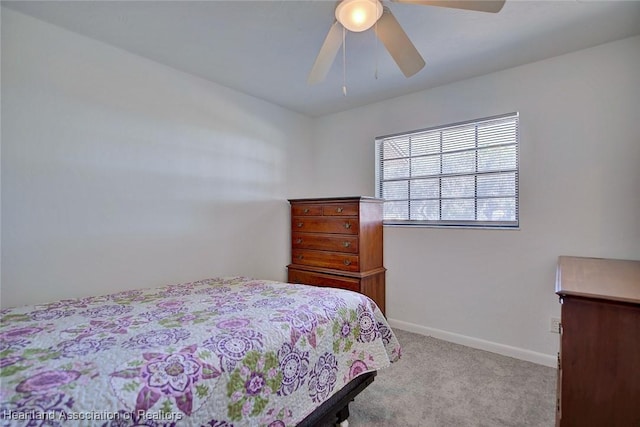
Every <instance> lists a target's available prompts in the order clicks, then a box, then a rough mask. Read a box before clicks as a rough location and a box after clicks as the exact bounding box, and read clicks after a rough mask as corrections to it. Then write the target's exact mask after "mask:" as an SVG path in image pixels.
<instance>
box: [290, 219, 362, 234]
mask: <svg viewBox="0 0 640 427" xmlns="http://www.w3.org/2000/svg"><path fill="white" fill-rule="evenodd" d="M291 230H292V231H293V232H296V231H304V232H307V233H341V234H358V219H357V218H322V217H320V218H318V217H302V216H294V217H292V218H291Z"/></svg>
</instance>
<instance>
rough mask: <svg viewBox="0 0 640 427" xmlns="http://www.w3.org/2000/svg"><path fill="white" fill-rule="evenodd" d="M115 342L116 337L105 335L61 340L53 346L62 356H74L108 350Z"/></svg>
mask: <svg viewBox="0 0 640 427" xmlns="http://www.w3.org/2000/svg"><path fill="white" fill-rule="evenodd" d="M115 344H116V339H115V338H113V337H107V338H102V339H91V338H87V339H76V340H68V341H62V342H61V343H60V344H58V345H57V346H56V348H55V350H56V351H59V352H60V353H61V354H62V356H64V357H71V358H74V357H76V356H86V355H87V354H93V353H98V352H100V351H104V350H108V349H109V348H111V347H113V346H114V345H115Z"/></svg>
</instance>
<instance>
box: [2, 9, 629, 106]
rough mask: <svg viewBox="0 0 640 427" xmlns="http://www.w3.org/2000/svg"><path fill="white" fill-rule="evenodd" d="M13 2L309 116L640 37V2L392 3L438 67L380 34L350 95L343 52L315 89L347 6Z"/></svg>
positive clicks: (364, 49)
mask: <svg viewBox="0 0 640 427" xmlns="http://www.w3.org/2000/svg"><path fill="white" fill-rule="evenodd" d="M2 4H3V5H6V6H8V7H10V8H12V9H14V10H18V11H20V12H23V13H26V14H28V15H31V16H34V17H36V18H39V19H41V20H43V21H47V22H50V23H53V24H56V25H59V26H61V27H64V28H67V29H69V30H72V31H75V32H78V33H80V34H84V35H86V36H89V37H92V38H94V39H97V40H101V41H103V42H105V43H109V44H111V45H114V46H118V47H120V48H122V49H125V50H127V51H129V52H133V53H136V54H138V55H141V56H143V57H146V58H150V59H152V60H155V61H157V62H160V63H163V64H166V65H169V66H171V67H174V68H177V69H180V70H183V71H186V72H188V73H191V74H195V75H197V76H200V77H203V78H205V79H209V80H211V81H214V82H216V83H219V84H222V85H224V86H227V87H230V88H233V89H236V90H238V91H241V92H244V93H247V94H250V95H253V96H256V97H258V98H262V99H264V100H267V101H269V102H272V103H274V104H278V105H281V106H283V107H286V108H288V109H290V110H293V111H298V112H300V113H303V114H306V115H309V116H320V115H324V114H328V113H332V112H337V111H342V110H346V109H350V108H354V107H357V106H360V105H365V104H368V103H372V102H376V101H381V100H383V99H388V98H392V97H396V96H399V95H404V94H407V93H410V92H414V91H418V90H422V89H427V88H431V87H435V86H439V85H442V84H446V83H450V82H453V81H457V80H461V79H465V78H469V77H473V76H476V75H482V74H486V73H490V72H493V71H497V70H501V69H505V68H510V67H513V66H517V65H521V64H525V63H528V62H532V61H537V60H540V59H544V58H548V57H551V56H556V55H559V54H563V53H567V52H571V51H574V50H578V49H582V48H586V47H590V46H595V45H597V44H601V43H605V42H608V41H613V40H617V39H621V38H625V37H630V36H633V35H637V34H640V1H591V0H567V1H558V0H556V1H540V0H538V1H523V0H507V3H506V4H505V6H504V8H503V9H502V11H501V12H500V13H498V14H489V13H482V12H471V11H465V10H459V9H447V8H440V7H433V6H418V5H410V4H399V3H388V2H385V4H387V6H389V8H390V9H391V10H392V12H393V13H394V15H395V16H396V18H397V19H398V21H399V22H400V24H401V25H402V26H403V28H404V30H405V31H406V32H407V34H408V35H409V37H410V38H411V40H412V41H413V43H414V44H415V46H416V47H417V49H418V51H420V52H421V54H422V56H423V57H424V58H425V60H426V62H427V65H426V67H425V68H424V69H423V70H422V71H420V72H419V73H418V74H416V75H415V76H413V77H411V78H409V79H407V78H405V77H404V76H403V75H402V73H401V72H400V70H399V69H398V68H397V66H396V65H395V63H394V62H393V60H392V59H391V57H390V56H389V54H388V53H387V52H386V51H385V50H384V47H383V46H382V44H380V43H376V39H375V36H374V34H373V32H372V31H371V30H369V31H366V32H364V33H348V34H347V43H346V44H347V50H346V59H347V60H346V62H347V63H346V74H347V90H348V94H347V96H346V97H345V96H343V95H342V80H343V72H342V71H343V70H342V61H341V57H342V56H341V54H339V55H338V58H336V63H334V66H333V67H332V69H331V70H330V72H329V75H328V77H327V79H326V80H325V82H323V83H321V84H319V85H316V86H308V85H307V83H306V79H307V74H308V73H309V70H310V69H311V66H312V64H313V62H314V60H315V57H316V55H317V53H318V50H319V49H320V46H321V45H322V42H323V40H324V37H325V35H326V33H327V31H328V30H329V27H330V25H331V24H332V22H333V19H334V17H333V11H334V8H335V5H336V2H335V1H291V0H278V1H276V0H273V1H237V0H236V1H202V2H196V1H93V2H76V1H44V2H40V1H25V2H7V1H3V2H2ZM639 48H640V46H639ZM376 58H377V63H378V65H377V68H378V79H377V80H376V79H375V78H374V73H375V69H376Z"/></svg>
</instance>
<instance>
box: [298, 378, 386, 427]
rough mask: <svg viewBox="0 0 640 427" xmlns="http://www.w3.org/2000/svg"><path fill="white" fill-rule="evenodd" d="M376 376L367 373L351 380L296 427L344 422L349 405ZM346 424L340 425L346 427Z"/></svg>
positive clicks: (326, 425)
mask: <svg viewBox="0 0 640 427" xmlns="http://www.w3.org/2000/svg"><path fill="white" fill-rule="evenodd" d="M377 374H378V373H377V372H376V371H373V372H367V373H366V374H363V375H360V376H359V377H357V378H354V379H353V380H351V382H349V384H347V385H346V386H344V387H343V388H342V389H341V390H340V391H338V392H337V393H336V394H334V395H333V396H331V397H330V398H329V399H328V400H327V401H325V402H324V403H323V404H322V405H320V406H319V407H317V408H316V410H315V411H313V412H312V413H311V414H309V415H308V416H307V417H306V418H305V419H304V420H302V421H301V422H300V423H299V424H298V427H328V426H335V425H336V424H341V423H343V422H344V421H346V420H347V418H349V403H350V402H352V401H353V400H354V399H355V397H356V396H357V395H358V394H359V393H360V392H361V391H362V390H364V389H365V388H367V386H369V384H371V383H372V382H373V380H374V379H375V376H376V375H377ZM347 424H348V423H345V424H341V425H343V426H346V425H347Z"/></svg>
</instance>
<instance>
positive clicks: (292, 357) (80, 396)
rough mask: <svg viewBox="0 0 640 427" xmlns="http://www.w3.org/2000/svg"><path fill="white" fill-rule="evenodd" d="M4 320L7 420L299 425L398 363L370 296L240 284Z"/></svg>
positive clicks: (232, 281) (65, 303)
mask: <svg viewBox="0 0 640 427" xmlns="http://www.w3.org/2000/svg"><path fill="white" fill-rule="evenodd" d="M0 315H1V317H2V318H1V319H0V369H1V377H0V379H1V381H0V411H2V410H4V409H6V410H8V411H13V412H15V413H28V411H36V412H44V411H47V412H49V411H51V413H52V414H61V413H62V411H65V412H70V411H73V412H90V411H108V412H109V413H113V414H121V415H122V417H121V418H120V419H115V420H104V421H99V422H98V421H95V422H93V423H91V425H103V426H108V427H124V426H130V425H132V424H134V425H140V426H148V427H170V426H174V425H175V426H181V425H197V426H209V427H233V426H234V425H235V427H244V426H248V425H261V426H269V427H284V426H290V425H296V424H297V423H299V422H300V421H301V420H302V419H303V418H304V417H305V416H306V415H307V414H308V413H309V412H311V411H312V410H313V408H314V407H316V406H318V405H319V404H321V403H322V402H323V401H325V400H326V399H327V398H328V397H329V396H331V395H332V394H333V393H335V392H336V391H337V390H338V389H339V388H341V387H342V386H344V385H345V384H346V383H347V382H348V381H350V379H352V378H354V377H355V376H358V375H361V374H362V373H364V372H368V371H372V370H377V369H381V368H384V367H386V366H388V365H389V364H390V363H391V362H394V361H396V360H397V359H398V358H399V357H400V356H401V347H400V346H399V344H398V342H397V339H396V338H395V336H394V334H393V332H392V331H391V328H390V327H389V325H388V324H387V322H386V320H385V319H384V317H383V316H382V313H381V312H380V310H379V309H378V308H377V307H376V306H375V304H374V303H373V302H372V301H371V300H369V299H368V298H366V297H364V296H362V295H360V294H357V293H354V292H345V291H342V290H339V289H328V288H317V287H309V286H304V285H294V284H287V283H277V282H269V281H262V280H250V279H247V278H242V277H233V278H216V279H209V280H202V281H196V282H191V283H185V284H182V285H172V286H168V287H165V288H160V289H135V290H131V291H124V292H118V293H115V294H112V295H106V296H98V297H86V298H79V299H67V300H62V301H58V302H52V303H47V304H39V305H35V306H26V307H17V308H10V309H3V310H1V311H0ZM96 405H98V407H96ZM138 411H140V412H138ZM125 414H126V417H127V418H125ZM154 414H156V415H157V414H178V415H180V416H181V417H182V418H181V419H179V420H178V419H175V418H174V420H157V419H153V418H150V417H151V416H153V415H154ZM56 423H60V420H57V421H54V420H29V421H25V422H23V424H24V425H28V426H35V425H56ZM66 424H67V423H65V422H64V421H62V424H61V425H66ZM83 425H84V424H83Z"/></svg>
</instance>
